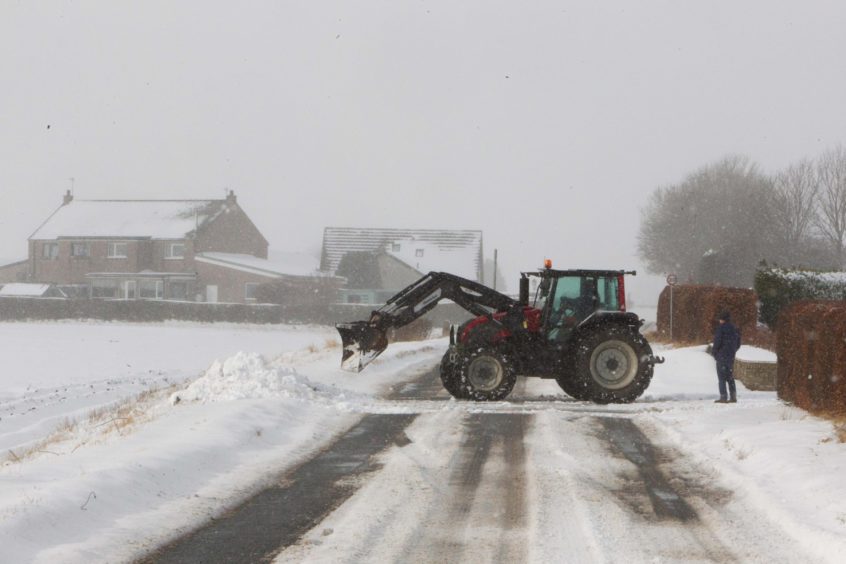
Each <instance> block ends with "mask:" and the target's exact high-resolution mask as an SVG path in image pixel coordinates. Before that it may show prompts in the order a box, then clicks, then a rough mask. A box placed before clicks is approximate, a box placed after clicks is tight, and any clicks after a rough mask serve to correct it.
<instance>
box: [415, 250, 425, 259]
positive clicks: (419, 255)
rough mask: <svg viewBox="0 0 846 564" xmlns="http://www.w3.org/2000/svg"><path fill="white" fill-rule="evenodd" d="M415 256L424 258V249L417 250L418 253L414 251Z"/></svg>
mask: <svg viewBox="0 0 846 564" xmlns="http://www.w3.org/2000/svg"><path fill="white" fill-rule="evenodd" d="M414 256H416V257H422V256H423V249H417V250H416V251H414Z"/></svg>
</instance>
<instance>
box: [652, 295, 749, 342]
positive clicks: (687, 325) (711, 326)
mask: <svg viewBox="0 0 846 564" xmlns="http://www.w3.org/2000/svg"><path fill="white" fill-rule="evenodd" d="M671 290H672V297H673V312H672V313H673V331H672V340H673V341H677V342H685V343H706V342H709V341H710V340H711V339H712V338H713V336H714V330H715V329H716V325H717V318H718V317H719V315H720V313H721V312H722V311H723V310H728V311H729V312H730V313H731V316H732V321H733V323H734V324H735V325H737V327H738V329H739V330H740V332H741V335H743V334H746V335H752V334H754V332H755V328H756V325H757V318H758V311H757V302H758V298H757V296H756V295H755V292H754V291H752V290H749V289H745V288H725V287H722V286H703V285H696V284H684V285H679V286H674V287H672V288H670V286H666V287H665V288H664V290H663V291H662V292H661V295H660V296H659V297H658V314H657V317H658V319H657V325H658V333H659V334H661V335H662V336H663V337H665V338H669V337H670V292H671Z"/></svg>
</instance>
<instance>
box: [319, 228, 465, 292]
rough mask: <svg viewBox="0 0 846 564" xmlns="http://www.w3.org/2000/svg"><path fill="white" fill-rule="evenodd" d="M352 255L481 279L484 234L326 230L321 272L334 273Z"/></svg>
mask: <svg viewBox="0 0 846 564" xmlns="http://www.w3.org/2000/svg"><path fill="white" fill-rule="evenodd" d="M351 251H371V252H386V253H388V254H390V255H391V256H393V257H395V258H397V259H399V260H401V261H402V262H404V263H406V264H408V265H409V266H411V267H412V268H415V269H416V270H419V271H420V272H422V273H426V272H429V271H430V270H439V271H445V272H450V273H452V274H456V275H458V276H462V277H464V278H469V279H471V280H481V279H482V232H481V231H475V230H438V229H360V228H349V227H327V228H325V229H324V230H323V254H322V257H321V261H320V268H321V270H324V271H329V272H334V271H335V270H337V268H338V264H339V263H340V262H341V258H343V256H344V255H345V254H346V253H348V252H351Z"/></svg>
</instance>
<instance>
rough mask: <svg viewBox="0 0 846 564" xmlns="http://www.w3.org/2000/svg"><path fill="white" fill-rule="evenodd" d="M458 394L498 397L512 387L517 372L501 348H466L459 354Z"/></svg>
mask: <svg viewBox="0 0 846 564" xmlns="http://www.w3.org/2000/svg"><path fill="white" fill-rule="evenodd" d="M458 373H459V378H460V388H461V394H462V395H463V396H464V397H466V398H467V399H472V400H475V401H498V400H502V399H505V398H506V397H508V394H510V393H511V390H512V389H514V383H515V382H516V381H517V374H516V373H515V371H514V366H513V365H512V364H511V362H510V361H509V360H508V358H507V357H506V356H505V355H503V354H502V353H501V352H498V351H496V350H494V349H490V348H486V347H478V348H474V349H470V350H467V351H465V353H464V354H461V355H459V357H458Z"/></svg>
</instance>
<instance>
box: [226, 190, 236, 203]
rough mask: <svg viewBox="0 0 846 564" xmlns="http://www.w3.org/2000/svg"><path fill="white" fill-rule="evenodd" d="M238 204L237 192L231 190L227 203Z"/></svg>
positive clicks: (227, 196)
mask: <svg viewBox="0 0 846 564" xmlns="http://www.w3.org/2000/svg"><path fill="white" fill-rule="evenodd" d="M237 202H238V198H237V197H236V196H235V190H230V191H229V193H228V194H227V195H226V203H227V204H235V203H237Z"/></svg>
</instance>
